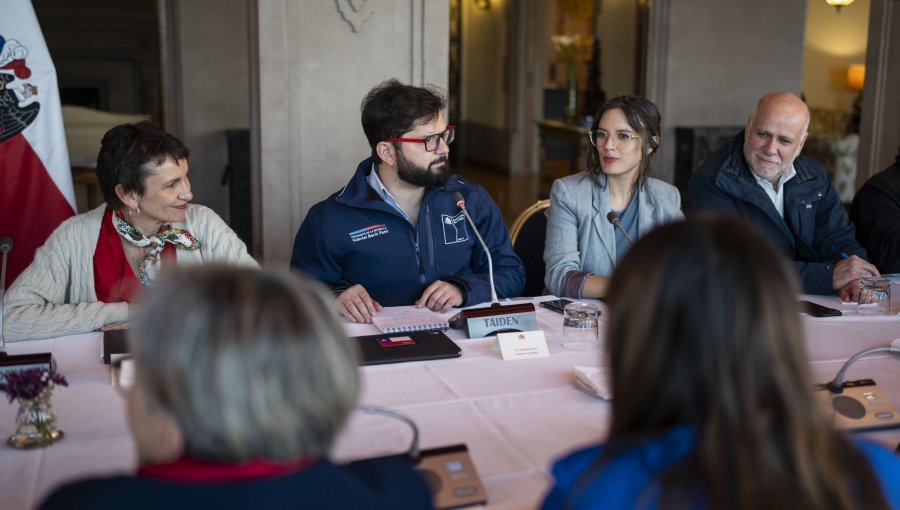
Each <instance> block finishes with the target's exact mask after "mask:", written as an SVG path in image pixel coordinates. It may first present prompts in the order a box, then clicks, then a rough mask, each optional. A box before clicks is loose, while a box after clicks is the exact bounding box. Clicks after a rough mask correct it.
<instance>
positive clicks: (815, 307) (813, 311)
mask: <svg viewBox="0 0 900 510" xmlns="http://www.w3.org/2000/svg"><path fill="white" fill-rule="evenodd" d="M800 305H801V310H800V311H801V312H803V313H808V314H809V315H812V316H813V317H839V316H841V315H843V313H841V311H840V310H835V309H834V308H829V307H827V306H823V305H820V304H818V303H813V302H812V301H806V300H803V301H800Z"/></svg>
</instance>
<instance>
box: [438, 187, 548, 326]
mask: <svg viewBox="0 0 900 510" xmlns="http://www.w3.org/2000/svg"><path fill="white" fill-rule="evenodd" d="M453 200H454V201H455V202H456V206H457V207H459V208H460V209H462V212H463V214H464V215H465V217H466V220H468V222H469V225H471V226H472V231H473V232H475V236H476V237H477V238H478V242H479V243H481V249H482V250H484V254H485V255H486V256H487V262H488V281H489V282H490V285H491V305H490V306H488V307H483V308H470V309H467V310H463V311H461V312H459V313H458V314H456V315H454V316H453V317H452V318H451V319H450V321H449V322H450V326H451V327H452V328H454V329H465V332H466V337H467V338H481V337H485V336H491V335H495V334H497V333H506V332H512V331H534V330H537V329H538V327H537V317H536V316H535V314H534V304H532V303H523V304H518V305H506V306H504V305H501V304H500V300H499V299H497V290H496V289H495V288H494V260H493V259H492V258H491V250H490V249H489V248H488V246H487V244H486V243H485V242H484V239H483V238H482V237H481V232H479V231H478V227H476V226H475V222H474V221H472V217H471V216H469V210H468V209H467V208H466V199H465V197H463V195H462V193H460V192H458V191H457V192H455V193H453Z"/></svg>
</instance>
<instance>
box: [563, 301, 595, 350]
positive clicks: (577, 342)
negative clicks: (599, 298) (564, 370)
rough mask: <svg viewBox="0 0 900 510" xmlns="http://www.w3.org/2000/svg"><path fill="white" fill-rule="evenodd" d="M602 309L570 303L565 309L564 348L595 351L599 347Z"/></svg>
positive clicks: (585, 304) (592, 305)
mask: <svg viewBox="0 0 900 510" xmlns="http://www.w3.org/2000/svg"><path fill="white" fill-rule="evenodd" d="M599 317H600V309H599V308H597V305H594V304H591V303H584V302H580V301H578V302H574V303H569V304H567V305H566V306H565V308H563V338H564V339H565V341H564V342H563V344H562V346H563V348H565V349H569V350H571V351H593V350H596V349H597V348H598V347H599V343H600V342H599V338H600V328H599V327H598V326H599V324H598V323H599Z"/></svg>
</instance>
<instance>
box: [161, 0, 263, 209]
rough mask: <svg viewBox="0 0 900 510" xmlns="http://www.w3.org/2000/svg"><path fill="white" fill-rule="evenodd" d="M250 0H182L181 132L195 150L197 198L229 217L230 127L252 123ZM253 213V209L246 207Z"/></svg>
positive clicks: (192, 175)
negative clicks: (224, 181)
mask: <svg viewBox="0 0 900 510" xmlns="http://www.w3.org/2000/svg"><path fill="white" fill-rule="evenodd" d="M247 1H248V0H188V1H183V0H179V1H178V2H177V4H176V5H177V9H178V41H179V42H178V44H179V47H180V55H179V59H180V78H179V79H180V81H181V83H180V98H181V101H180V108H181V117H180V118H181V123H182V125H181V126H180V127H175V129H176V130H179V131H180V133H179V135H181V138H182V140H183V141H184V142H185V144H186V145H187V146H188V147H189V148H190V149H191V167H190V178H191V183H192V184H193V187H194V202H196V203H198V204H204V205H207V206H209V207H211V208H212V209H213V210H215V211H216V212H217V213H219V214H220V215H221V216H222V217H223V218H225V219H226V220H227V219H228V217H229V215H228V189H227V188H226V187H224V186H222V184H221V179H222V173H223V172H224V171H225V165H226V163H227V161H228V153H227V149H228V147H227V145H226V140H225V130H226V129H236V128H249V127H250V78H249V71H250V69H249V67H250V62H249V50H248V36H247V28H248V26H247ZM247 214H250V211H247Z"/></svg>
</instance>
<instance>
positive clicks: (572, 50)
mask: <svg viewBox="0 0 900 510" xmlns="http://www.w3.org/2000/svg"><path fill="white" fill-rule="evenodd" d="M550 40H551V41H553V48H554V49H556V52H557V53H559V56H560V58H562V59H563V61H564V62H566V63H567V64H569V63H574V62H575V59H576V58H577V57H578V50H579V48H581V35H579V34H574V35H570V34H563V35H554V36H551V37H550Z"/></svg>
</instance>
